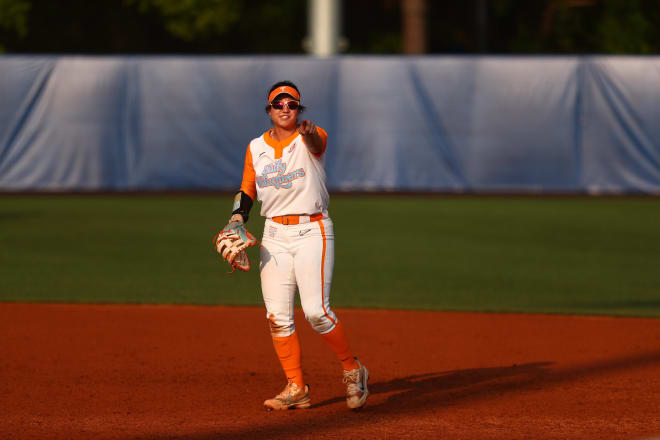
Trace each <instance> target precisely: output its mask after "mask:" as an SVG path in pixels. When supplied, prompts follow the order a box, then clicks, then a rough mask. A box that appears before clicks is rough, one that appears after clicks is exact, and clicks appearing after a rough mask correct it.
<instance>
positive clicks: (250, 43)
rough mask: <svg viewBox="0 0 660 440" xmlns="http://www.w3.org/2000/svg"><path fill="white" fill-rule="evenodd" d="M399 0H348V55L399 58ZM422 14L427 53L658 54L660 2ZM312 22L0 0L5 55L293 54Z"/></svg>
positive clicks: (190, 1)
mask: <svg viewBox="0 0 660 440" xmlns="http://www.w3.org/2000/svg"><path fill="white" fill-rule="evenodd" d="M403 1H405V0H344V1H343V14H342V17H343V27H342V29H343V34H344V35H345V37H346V39H347V42H348V46H347V49H346V52H347V53H367V54H397V53H402V52H403V42H402V2H403ZM479 8H482V9H479ZM425 11H426V12H425V23H426V50H427V51H428V52H430V53H454V54H463V53H479V52H482V53H502V54H508V53H557V54H565V53H603V54H652V53H658V52H660V0H455V1H439V0H426V7H425ZM480 11H481V13H482V15H481V16H480V15H479V14H480ZM306 18H307V0H0V51H1V52H7V53H85V54H116V53H126V54H131V53H191V54H204V53H208V54H219V53H223V54H225V53H226V54H282V53H290V54H297V53H304V49H303V47H304V44H303V43H304V39H305V37H306V35H307V20H306Z"/></svg>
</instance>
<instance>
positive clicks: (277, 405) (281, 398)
mask: <svg viewBox="0 0 660 440" xmlns="http://www.w3.org/2000/svg"><path fill="white" fill-rule="evenodd" d="M264 406H265V407H266V409H267V410H268V411H272V410H284V409H292V408H309V407H310V406H311V399H310V398H309V385H305V387H304V388H300V387H299V386H298V385H297V384H295V383H294V382H289V383H288V384H287V385H286V387H284V391H282V392H281V393H280V394H278V395H277V396H275V397H273V398H272V399H268V400H266V401H265V402H264Z"/></svg>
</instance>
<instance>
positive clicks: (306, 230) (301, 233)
mask: <svg viewBox="0 0 660 440" xmlns="http://www.w3.org/2000/svg"><path fill="white" fill-rule="evenodd" d="M309 231H311V229H305V230H304V231H300V232H298V235H300V236H301V237H302V236H303V235H305V234H307V233H308V232H309Z"/></svg>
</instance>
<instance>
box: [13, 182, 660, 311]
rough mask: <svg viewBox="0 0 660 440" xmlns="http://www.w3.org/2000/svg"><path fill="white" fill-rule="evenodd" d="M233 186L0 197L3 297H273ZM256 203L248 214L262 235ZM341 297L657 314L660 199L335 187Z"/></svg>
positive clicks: (452, 306)
mask: <svg viewBox="0 0 660 440" xmlns="http://www.w3.org/2000/svg"><path fill="white" fill-rule="evenodd" d="M230 205H231V201H230V198H229V197H226V196H221V197H212V196H204V195H200V196H159V195H154V196H144V195H140V196H25V197H21V196H5V197H0V301H49V302H51V301H52V302H93V303H106V302H112V303H177V304H229V305H260V304H262V300H261V293H260V289H259V276H258V270H255V268H257V267H258V251H257V249H256V248H252V249H251V250H250V256H251V258H252V262H253V270H252V271H251V272H249V273H238V272H237V273H234V274H232V275H227V269H228V266H227V265H226V264H225V263H223V262H221V261H220V260H219V257H218V256H217V254H215V251H214V249H213V247H212V245H211V238H212V237H213V235H214V233H215V232H217V230H218V229H219V228H221V227H222V226H224V223H225V222H226V221H227V218H228V211H229V209H230ZM258 209H259V207H258V206H256V207H255V209H254V210H253V217H252V219H251V220H250V223H249V224H248V226H249V228H250V230H251V231H253V232H254V233H255V235H257V236H258V237H260V236H261V230H262V227H263V220H262V219H261V218H259V216H258ZM330 214H331V216H332V218H333V220H334V222H335V234H336V260H335V273H334V281H333V290H332V304H333V305H334V306H335V307H367V308H406V309H408V308H409V309H432V310H473V311H512V312H550V313H577V314H607V315H632V316H656V317H657V316H660V200H658V199H654V198H588V197H575V198H552V197H544V198H526V197H524V198H515V197H513V198H505V197H482V198H478V197H464V198H460V197H444V198H443V197H413V196H410V197H402V196H392V197H386V196H336V197H333V199H332V202H331V206H330Z"/></svg>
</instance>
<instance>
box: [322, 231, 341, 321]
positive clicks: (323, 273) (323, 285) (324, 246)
mask: <svg viewBox="0 0 660 440" xmlns="http://www.w3.org/2000/svg"><path fill="white" fill-rule="evenodd" d="M318 224H319V228H321V237H323V253H322V254H321V306H322V307H323V313H325V316H326V317H327V318H328V319H329V320H330V321H332V323H333V324H335V325H336V324H337V321H335V320H334V319H332V316H330V315H328V311H327V310H326V308H325V248H326V244H325V242H326V238H325V227H323V220H320V221H319V222H318Z"/></svg>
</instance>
